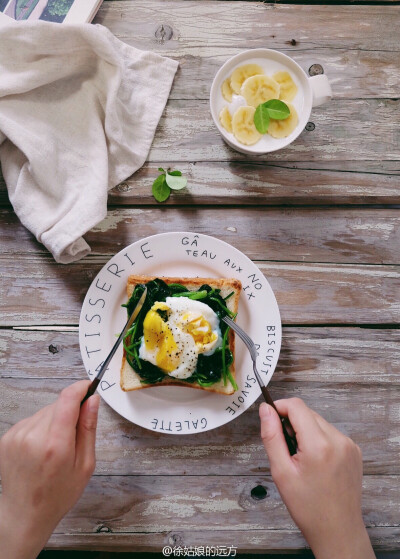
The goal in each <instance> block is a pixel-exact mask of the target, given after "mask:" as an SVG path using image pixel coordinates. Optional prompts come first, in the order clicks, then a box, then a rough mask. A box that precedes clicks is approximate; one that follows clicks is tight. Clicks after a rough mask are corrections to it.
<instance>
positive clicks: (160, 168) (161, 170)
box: [158, 167, 165, 175]
mask: <svg viewBox="0 0 400 559" xmlns="http://www.w3.org/2000/svg"><path fill="white" fill-rule="evenodd" d="M158 170H159V171H160V173H164V175H165V171H164V169H163V168H162V167H159V168H158Z"/></svg>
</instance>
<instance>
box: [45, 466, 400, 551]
mask: <svg viewBox="0 0 400 559" xmlns="http://www.w3.org/2000/svg"><path fill="white" fill-rule="evenodd" d="M258 484H262V485H263V486H264V487H265V488H266V490H267V497H266V498H265V499H264V500H260V501H254V500H253V499H252V497H251V496H250V491H251V489H252V488H253V487H254V486H256V485H258ZM399 487H400V483H399V478H398V477H397V476H391V477H382V476H367V477H365V478H364V494H365V495H366V497H365V499H364V503H363V513H364V520H365V522H366V525H367V527H368V528H371V529H374V530H372V531H371V535H372V534H379V530H377V528H380V527H381V528H383V529H385V528H386V529H387V528H388V526H392V527H393V528H395V530H394V531H393V532H392V533H394V534H398V530H397V529H398V509H397V506H396V503H397V501H398V499H399ZM178 525H179V529H178V530H177V526H178ZM210 526H212V528H213V529H212V532H214V533H215V532H216V533H217V534H218V533H219V534H218V535H220V537H221V536H222V537H221V540H222V541H221V540H220V541H219V542H218V543H219V545H231V544H234V545H237V543H236V533H237V532H239V533H240V535H241V538H240V540H239V542H240V543H239V542H238V544H239V545H240V550H241V551H244V550H248V549H249V548H251V550H255V549H263V550H264V549H265V550H269V549H271V547H272V546H275V545H276V543H277V542H276V540H275V541H274V540H272V541H273V543H272V542H271V540H270V539H269V535H270V532H272V533H273V532H275V531H276V530H278V531H279V532H280V533H282V532H289V533H290V532H291V533H292V534H293V533H295V532H297V545H299V544H300V545H301V546H302V547H304V546H305V543H304V541H303V540H302V538H301V536H300V534H299V532H298V530H297V529H296V528H295V526H294V524H293V521H292V520H291V518H290V516H289V514H288V512H287V510H286V508H285V506H284V505H283V503H282V501H281V499H280V496H279V494H278V492H277V490H276V487H275V485H274V484H273V482H272V480H271V478H269V477H267V476H263V475H257V476H245V477H242V476H235V478H234V481H233V479H232V478H231V477H230V476H228V477H223V476H200V475H199V476H191V477H182V476H168V477H167V478H163V477H154V476H138V477H136V476H129V477H125V476H124V477H119V476H118V477H110V476H101V477H100V476H96V477H94V478H92V480H91V481H90V483H89V485H88V487H87V489H86V491H85V493H84V496H83V497H82V498H81V500H80V502H79V503H78V504H77V505H76V506H75V507H74V509H73V510H72V511H71V512H70V513H69V514H68V515H67V517H65V519H64V520H62V521H61V523H60V524H59V525H58V527H57V529H56V532H55V537H56V538H57V537H58V538H59V539H61V538H62V535H63V534H68V535H69V536H71V535H72V534H73V535H77V536H81V535H82V534H94V533H95V532H96V530H98V529H102V530H105V529H109V530H110V531H111V533H112V534H113V535H114V537H115V536H116V535H117V534H118V535H119V534H121V535H125V539H124V540H122V538H121V540H120V541H125V542H126V543H128V542H129V540H128V539H127V536H128V535H129V536H131V535H132V536H133V537H134V536H135V535H136V534H142V538H143V534H151V535H153V536H155V541H154V539H153V543H152V544H151V546H152V548H153V549H154V547H155V546H154V544H155V542H157V543H158V542H160V539H161V537H162V538H163V543H164V545H166V544H168V543H169V544H171V543H174V544H175V545H179V544H180V545H182V544H183V545H187V546H189V545H195V544H196V543H200V544H202V545H207V543H209V542H208V541H207V540H206V541H204V539H203V541H202V542H199V540H200V538H204V537H205V534H207V535H208V534H209V533H210V532H211V530H210ZM223 532H225V534H223ZM246 532H247V534H246ZM110 536H111V534H104V533H103V534H101V536H97V538H98V540H97V541H99V540H100V537H101V539H102V540H103V541H104V540H107V538H108V537H110ZM253 536H256V537H253ZM211 538H212V539H211V541H212V542H215V539H214V538H215V535H214V537H212V536H211ZM92 539H93V536H92ZM396 539H397V538H396ZM171 540H172V542H171ZM100 541H101V540H100ZM145 541H146V540H145V539H142V542H143V543H144V542H145ZM281 541H282V540H281ZM160 543H161V542H160ZM271 543H272V545H271ZM373 543H375V542H374V541H373ZM281 545H282V543H281Z"/></svg>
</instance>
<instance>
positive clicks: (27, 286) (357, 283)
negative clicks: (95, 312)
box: [0, 254, 400, 326]
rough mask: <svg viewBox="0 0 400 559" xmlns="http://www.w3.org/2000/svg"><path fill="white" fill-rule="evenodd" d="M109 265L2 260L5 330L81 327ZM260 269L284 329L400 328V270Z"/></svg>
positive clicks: (0, 299) (100, 260) (0, 302)
mask: <svg viewBox="0 0 400 559" xmlns="http://www.w3.org/2000/svg"><path fill="white" fill-rule="evenodd" d="M107 260H108V257H87V258H85V259H84V260H81V261H80V262H77V263H75V264H73V265H69V266H63V265H57V264H55V263H54V261H53V260H52V259H51V257H50V256H41V255H32V256H18V259H16V258H15V255H12V254H11V255H8V256H4V255H3V256H1V258H0V262H1V265H0V269H1V276H0V277H1V278H2V281H1V282H0V313H1V315H0V316H1V318H0V320H1V326H24V325H25V326H27V325H42V326H44V325H77V324H78V321H79V313H80V310H81V305H82V302H83V299H84V297H85V294H86V291H87V290H88V288H89V286H90V283H91V282H92V280H93V278H94V277H95V276H96V274H97V273H98V272H99V270H100V269H101V267H102V266H103V265H104V264H105V263H106V261H107ZM258 265H259V268H260V270H261V271H262V272H263V273H264V275H265V276H266V277H267V279H268V281H269V283H270V285H271V287H272V289H273V290H274V293H275V296H276V298H277V301H278V304H279V307H280V312H281V317H282V321H283V323H284V324H322V325H324V324H399V323H400V307H399V302H398V294H399V285H400V269H399V267H398V266H344V265H333V264H332V265H329V264H298V263H264V262H259V263H258ZM21 294H23V297H22V296H21Z"/></svg>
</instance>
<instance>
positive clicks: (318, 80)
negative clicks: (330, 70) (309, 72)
mask: <svg viewBox="0 0 400 559" xmlns="http://www.w3.org/2000/svg"><path fill="white" fill-rule="evenodd" d="M308 79H309V81H310V85H311V90H312V94H313V101H312V106H313V107H319V105H323V104H324V103H327V102H328V101H330V100H331V99H332V89H331V84H330V83H329V80H328V78H327V77H326V76H325V74H318V75H317V76H311V78H308Z"/></svg>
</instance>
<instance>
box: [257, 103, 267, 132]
mask: <svg viewBox="0 0 400 559" xmlns="http://www.w3.org/2000/svg"><path fill="white" fill-rule="evenodd" d="M254 125H255V127H256V128H257V130H258V131H259V132H260V134H265V133H266V132H267V130H268V126H269V111H268V109H267V108H266V107H265V103H261V104H260V105H258V107H257V108H256V112H255V113H254Z"/></svg>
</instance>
